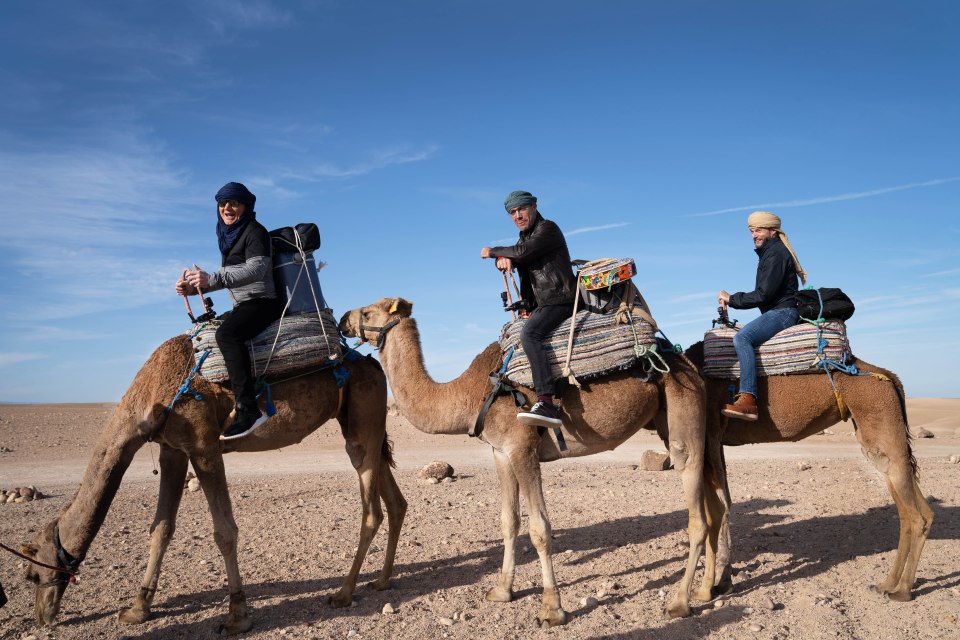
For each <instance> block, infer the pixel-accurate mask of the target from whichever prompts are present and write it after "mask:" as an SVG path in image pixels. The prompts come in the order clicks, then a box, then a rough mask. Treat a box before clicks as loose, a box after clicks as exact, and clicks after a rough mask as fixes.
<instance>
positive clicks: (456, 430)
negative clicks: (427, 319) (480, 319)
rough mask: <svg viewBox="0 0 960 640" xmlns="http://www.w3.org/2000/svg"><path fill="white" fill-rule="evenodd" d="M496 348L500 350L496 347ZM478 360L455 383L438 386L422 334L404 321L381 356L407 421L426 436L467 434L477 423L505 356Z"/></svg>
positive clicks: (413, 323) (409, 321)
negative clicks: (492, 377)
mask: <svg viewBox="0 0 960 640" xmlns="http://www.w3.org/2000/svg"><path fill="white" fill-rule="evenodd" d="M494 346H495V345H494ZM488 352H491V349H489V348H488V349H487V350H485V351H484V353H483V354H481V356H478V357H477V358H476V359H475V360H474V361H473V363H472V364H471V365H470V367H469V368H468V369H467V370H466V371H464V372H463V373H462V374H460V376H459V377H457V378H456V379H454V380H451V381H450V382H442V383H441V382H436V381H435V380H433V378H431V377H430V374H429V373H427V369H426V366H425V365H424V362H423V349H422V347H421V343H420V331H419V329H418V328H417V322H416V320H414V319H413V318H404V319H402V320H401V321H400V323H399V324H398V325H397V326H395V327H394V328H393V329H391V330H390V332H389V333H388V334H387V337H386V342H385V344H384V347H383V349H382V350H381V352H380V362H381V363H382V364H383V368H384V371H386V374H387V378H388V379H389V381H390V388H391V390H392V392H393V397H394V400H396V402H397V404H398V405H399V407H400V409H401V411H403V415H404V417H406V418H407V420H409V421H410V423H411V424H412V425H413V426H414V427H416V428H417V429H419V430H420V431H423V432H424V433H430V434H437V435H457V434H466V433H467V432H468V431H469V430H470V428H471V427H472V426H473V424H474V422H476V419H477V414H478V413H479V411H480V407H481V406H482V405H483V400H484V397H485V396H484V394H485V393H486V391H487V386H488V385H487V373H488V372H489V371H490V370H492V368H494V367H495V366H496V357H497V356H498V355H499V351H497V352H496V353H494V354H493V358H492V362H486V361H487V360H491V358H490V357H489V356H486V357H484V356H485V355H486V354H487V353H488Z"/></svg>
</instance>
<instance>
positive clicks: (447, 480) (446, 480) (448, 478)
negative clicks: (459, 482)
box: [442, 476, 453, 482]
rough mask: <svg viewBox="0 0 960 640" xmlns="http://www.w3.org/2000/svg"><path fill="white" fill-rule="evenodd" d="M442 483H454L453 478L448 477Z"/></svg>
mask: <svg viewBox="0 0 960 640" xmlns="http://www.w3.org/2000/svg"><path fill="white" fill-rule="evenodd" d="M442 482H453V476H447V477H446V478H444V479H443V480H442Z"/></svg>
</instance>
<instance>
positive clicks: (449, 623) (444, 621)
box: [437, 618, 453, 627]
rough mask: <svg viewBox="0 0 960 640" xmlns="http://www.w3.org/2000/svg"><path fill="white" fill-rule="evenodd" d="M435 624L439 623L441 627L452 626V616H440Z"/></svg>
mask: <svg viewBox="0 0 960 640" xmlns="http://www.w3.org/2000/svg"><path fill="white" fill-rule="evenodd" d="M437 624H439V625H440V626H441V627H452V626H453V618H440V619H439V620H437Z"/></svg>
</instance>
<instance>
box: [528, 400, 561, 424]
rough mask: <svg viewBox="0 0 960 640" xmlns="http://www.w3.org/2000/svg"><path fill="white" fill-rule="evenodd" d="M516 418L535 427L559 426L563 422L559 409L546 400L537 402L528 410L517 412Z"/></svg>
mask: <svg viewBox="0 0 960 640" xmlns="http://www.w3.org/2000/svg"><path fill="white" fill-rule="evenodd" d="M517 420H519V421H520V422H522V423H524V424H529V425H531V426H535V427H559V426H560V425H561V424H563V420H561V419H560V410H559V409H558V408H557V407H555V406H554V405H552V404H547V403H546V402H538V403H536V404H535V405H533V406H532V407H530V410H529V411H521V412H520V413H518V414H517Z"/></svg>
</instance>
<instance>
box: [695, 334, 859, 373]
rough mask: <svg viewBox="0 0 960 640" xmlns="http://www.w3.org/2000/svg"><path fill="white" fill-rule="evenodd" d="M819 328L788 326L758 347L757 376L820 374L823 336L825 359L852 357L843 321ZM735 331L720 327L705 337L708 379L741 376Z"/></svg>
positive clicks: (704, 362)
mask: <svg viewBox="0 0 960 640" xmlns="http://www.w3.org/2000/svg"><path fill="white" fill-rule="evenodd" d="M821 327H822V330H823V331H822V334H821V333H820V330H819V329H818V328H817V326H815V325H812V324H809V323H806V322H804V323H801V324H797V325H794V326H792V327H788V328H786V329H784V330H783V331H781V332H780V333H778V334H777V335H775V336H773V337H772V338H770V339H769V340H767V341H766V342H764V343H763V344H762V345H760V347H759V348H757V349H756V350H755V351H756V354H757V375H758V376H773V375H786V374H799V373H818V372H820V371H822V369H820V368H818V367H817V362H818V355H817V341H818V339H819V337H820V336H821V335H822V338H823V339H824V340H825V341H826V345H825V346H824V349H823V356H824V357H825V358H827V359H828V360H834V361H836V362H842V361H843V359H844V357H845V355H852V354H851V351H850V342H849V340H847V328H846V325H844V324H843V323H842V322H840V321H828V322H824V323H823V324H822V325H821ZM736 334H737V331H736V330H735V329H730V328H728V327H718V328H715V329H711V330H710V331H707V332H706V333H705V334H704V336H703V375H704V376H706V377H708V378H722V379H728V380H732V379H736V378H739V377H740V362H739V360H738V359H737V352H736V350H735V349H734V348H733V336H735V335H736Z"/></svg>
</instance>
